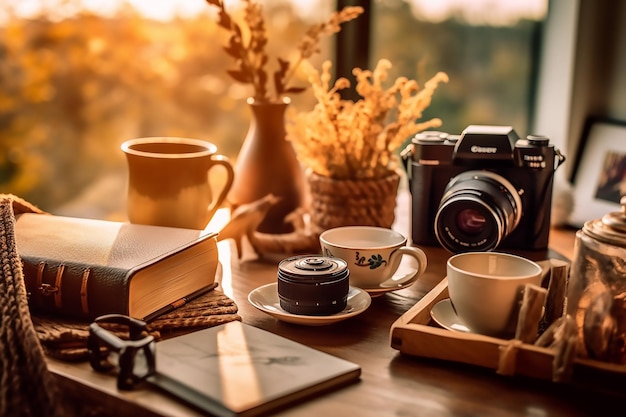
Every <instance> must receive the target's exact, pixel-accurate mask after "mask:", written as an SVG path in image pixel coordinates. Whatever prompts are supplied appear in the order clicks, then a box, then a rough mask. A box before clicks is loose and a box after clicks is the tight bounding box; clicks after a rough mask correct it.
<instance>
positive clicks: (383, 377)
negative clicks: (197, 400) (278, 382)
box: [49, 230, 626, 417]
mask: <svg viewBox="0 0 626 417" xmlns="http://www.w3.org/2000/svg"><path fill="white" fill-rule="evenodd" d="M405 232H406V231H405ZM573 241H574V233H573V231H571V230H554V231H552V233H551V245H552V247H553V248H554V249H556V250H557V251H558V252H560V253H562V254H565V255H566V256H568V257H569V256H571V254H572V250H573ZM219 245H220V259H221V261H222V264H223V274H222V277H221V280H220V281H221V282H220V284H221V288H222V290H223V291H224V292H225V293H226V294H227V295H229V296H230V297H232V298H233V299H234V300H235V301H236V303H237V305H238V307H239V313H240V315H241V316H242V318H243V321H244V322H245V323H247V324H250V325H253V326H257V327H260V328H262V329H266V330H269V331H271V332H274V333H276V334H279V335H282V336H285V337H287V338H289V339H293V340H295V341H298V342H301V343H304V344H306V345H309V346H312V347H314V348H317V349H319V350H322V351H325V352H328V353H330V354H333V355H336V356H338V357H341V358H344V359H347V360H350V361H353V362H355V363H358V364H359V365H360V366H361V367H362V375H361V379H360V381H359V382H357V383H355V384H352V385H349V386H347V387H343V388H340V389H338V390H335V391H333V392H329V393H326V394H323V395H321V396H316V397H314V398H311V399H309V400H306V401H303V402H299V403H297V404H295V405H292V406H290V407H288V408H285V409H283V410H281V411H280V412H279V413H278V414H277V415H281V416H282V415H284V416H316V417H319V416H441V417H448V416H482V417H488V416H498V417H502V416H532V417H543V416H568V417H572V416H592V415H593V416H600V415H609V413H608V412H607V410H621V411H619V412H618V411H616V412H617V415H623V409H622V408H623V407H624V405H625V404H626V398H625V397H621V396H618V395H615V394H611V393H608V392H603V391H599V390H592V391H590V390H588V389H586V388H585V389H582V388H580V387H577V386H571V385H567V384H554V383H551V382H546V381H538V380H531V379H523V378H520V377H507V376H501V375H498V374H496V373H494V372H493V371H492V370H487V369H482V368H478V367H474V366H469V365H460V364H456V363H452V362H445V361H435V360H428V359H425V358H417V357H413V356H408V355H404V354H400V353H399V352H398V351H396V350H395V349H393V348H391V346H390V341H389V331H390V326H391V325H392V323H393V322H394V321H395V320H396V319H397V318H398V317H400V316H401V315H402V314H403V313H405V312H406V311H407V310H408V309H409V308H410V307H411V306H413V305H414V304H415V303H416V301H417V300H419V299H420V298H421V297H422V296H424V294H426V293H427V292H428V291H429V290H430V289H432V288H433V287H434V286H435V285H436V284H437V283H438V282H439V281H440V280H441V279H442V278H443V277H444V275H445V261H446V259H447V257H448V256H449V254H448V253H447V252H445V251H444V250H443V249H441V248H424V249H425V251H426V253H427V256H428V260H429V264H428V268H427V270H426V273H425V274H424V275H423V276H422V277H420V278H419V279H418V281H417V282H416V283H415V284H414V285H412V286H410V287H408V288H405V289H402V290H399V291H395V292H390V293H386V294H384V295H382V296H379V297H375V298H373V300H372V304H371V306H370V307H369V308H368V309H367V310H366V311H365V312H364V313H362V314H360V315H358V316H355V317H352V318H350V319H348V320H345V321H342V322H339V323H336V324H333V325H329V326H322V327H307V326H300V325H295V324H289V323H284V322H281V321H278V320H277V319H275V318H273V317H271V316H269V315H266V314H265V313H263V312H260V311H258V310H257V309H256V308H255V307H253V306H252V305H251V304H250V303H249V302H248V301H247V296H248V293H249V292H250V291H251V290H253V289H254V288H256V287H258V286H260V285H263V284H267V283H270V282H274V281H275V280H276V271H277V261H278V260H279V259H268V260H266V261H260V260H258V259H257V258H256V257H255V256H254V254H252V253H250V252H249V251H248V253H244V257H243V259H241V260H239V259H237V256H235V254H234V253H233V251H234V245H233V243H232V242H228V241H227V242H220V244H219ZM525 255H527V256H528V257H531V258H533V259H535V260H541V259H546V257H547V256H552V255H554V254H553V253H550V254H548V253H546V252H542V253H526V254H525ZM157 349H158V347H157ZM49 365H50V368H51V369H52V371H53V372H54V373H55V374H57V375H58V377H59V380H60V381H61V382H62V383H63V386H64V387H65V389H66V391H67V392H69V393H73V394H74V395H76V396H77V398H81V399H83V400H85V401H88V402H90V403H92V404H94V405H95V406H97V407H99V409H98V411H99V412H101V413H102V414H103V415H116V414H117V415H118V416H121V415H137V416H139V415H163V416H195V415H201V413H199V412H198V411H197V410H195V409H193V408H189V407H187V406H186V405H185V404H183V403H182V402H179V401H177V400H175V399H172V398H169V397H167V396H164V395H162V394H159V393H157V392H156V391H151V390H149V389H144V390H139V391H133V392H119V391H117V389H116V388H115V380H114V378H113V377H111V376H106V375H100V374H97V373H95V372H93V371H92V370H91V368H90V367H89V365H88V364H86V363H81V364H68V363H64V362H59V361H56V360H53V359H50V360H49ZM625 395H626V394H625ZM610 414H612V415H615V414H614V413H610Z"/></svg>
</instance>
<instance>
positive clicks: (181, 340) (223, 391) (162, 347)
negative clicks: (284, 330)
mask: <svg viewBox="0 0 626 417" xmlns="http://www.w3.org/2000/svg"><path fill="white" fill-rule="evenodd" d="M156 364H157V374H156V375H155V376H152V377H150V379H149V381H150V382H151V383H152V384H155V385H157V386H158V387H160V388H162V389H163V390H165V391H167V392H169V393H171V394H174V395H175V396H177V397H179V398H182V399H183V400H185V401H187V402H189V403H191V404H193V405H195V406H197V407H199V408H200V409H202V410H204V411H207V412H209V413H211V414H214V415H217V416H253V415H258V414H263V413H266V412H268V411H270V410H273V409H275V408H277V407H281V406H284V405H286V404H288V403H292V402H294V401H296V400H299V399H303V398H305V397H309V396H311V395H313V394H319V393H321V392H322V391H326V390H329V389H330V388H333V387H338V386H341V385H344V384H347V383H349V382H353V381H356V380H358V379H359V377H360V374H361V368H360V366H359V365H357V364H354V363H351V362H348V361H346V360H343V359H340V358H337V357H335V356H332V355H329V354H327V353H324V352H321V351H319V350H315V349H312V348H310V347H308V346H305V345H303V344H300V343H297V342H294V341H292V340H289V339H286V338H284V337H282V336H278V335H276V334H274V333H270V332H268V331H266V330H262V329H259V328H256V327H253V326H250V325H246V324H244V323H241V322H238V321H236V322H230V323H226V324H223V325H220V326H216V327H211V328H208V329H205V330H200V331H197V332H194V333H189V334H186V335H183V336H179V337H176V338H173V339H169V340H164V341H161V342H158V343H157V346H156Z"/></svg>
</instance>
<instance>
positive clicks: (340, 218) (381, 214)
mask: <svg viewBox="0 0 626 417" xmlns="http://www.w3.org/2000/svg"><path fill="white" fill-rule="evenodd" d="M307 181H308V184H309V190H310V215H311V222H312V223H313V224H314V225H315V226H317V227H318V228H319V229H320V230H326V229H330V228H333V227H340V226H378V227H387V228H390V227H391V225H392V224H393V222H394V220H395V214H394V210H395V207H396V197H397V193H398V185H399V183H400V175H399V174H398V173H396V172H393V173H392V174H391V175H389V176H388V177H385V178H382V179H371V180H370V179H358V180H338V179H333V178H329V177H325V176H322V175H318V174H316V173H314V172H309V173H308V175H307Z"/></svg>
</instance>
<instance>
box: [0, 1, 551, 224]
mask: <svg viewBox="0 0 626 417" xmlns="http://www.w3.org/2000/svg"><path fill="white" fill-rule="evenodd" d="M546 2H547V0H536V1H533V2H531V1H528V2H517V1H507V0H498V1H495V0H493V1H485V2H480V1H472V2H462V1H452V0H450V1H447V2H446V1H443V0H437V1H425V0H384V1H382V0H380V1H375V0H361V1H352V2H350V1H347V0H265V1H264V2H263V3H264V8H265V16H266V18H267V20H266V24H267V28H268V31H269V32H270V34H269V36H270V45H269V48H271V49H270V52H271V54H272V55H273V56H277V55H282V54H284V53H289V52H290V51H293V50H294V48H295V42H296V41H295V39H298V38H299V37H300V36H301V34H302V31H303V28H306V27H308V26H309V25H310V24H311V23H315V22H319V21H321V20H323V19H325V18H326V17H327V16H328V15H329V14H330V12H331V10H332V9H333V8H335V7H337V4H339V5H341V4H344V3H345V4H362V5H365V6H369V7H370V8H369V9H368V15H365V16H362V17H360V18H359V19H361V18H365V17H367V16H369V19H368V20H366V21H364V22H359V27H358V28H357V29H356V31H355V29H352V30H351V31H348V30H346V31H342V32H341V34H340V35H341V36H340V37H338V39H339V41H340V42H343V44H342V45H343V47H342V46H339V47H338V48H336V49H334V45H333V43H332V39H326V40H324V41H323V43H322V45H321V46H322V51H321V53H320V54H319V55H317V56H316V57H315V62H314V64H315V65H319V63H320V62H321V61H322V60H324V59H329V58H336V61H337V62H336V67H337V68H339V70H340V71H344V72H345V71H349V69H351V68H353V67H354V66H361V67H362V66H363V65H362V63H363V62H366V63H367V65H370V66H371V65H373V64H374V63H375V62H376V61H377V60H378V59H379V58H381V57H385V58H388V59H390V60H391V62H392V63H393V65H394V67H393V73H392V74H390V78H392V77H393V78H395V77H396V76H398V75H404V76H407V77H410V78H415V79H417V80H418V81H421V82H423V81H425V80H427V79H428V78H430V76H432V75H434V73H435V72H437V71H445V72H447V73H448V75H449V76H450V78H451V80H450V83H448V84H447V85H442V86H440V88H439V89H438V90H437V92H436V94H435V99H434V101H433V103H432V105H431V106H430V108H429V109H428V114H426V115H424V117H432V116H437V117H441V118H442V120H443V122H444V125H443V126H442V130H446V131H449V132H451V133H459V132H460V131H461V130H462V129H463V128H464V127H465V126H466V125H468V124H480V123H490V124H510V125H512V126H514V127H515V129H516V130H517V131H518V133H519V134H520V135H523V134H526V133H529V132H528V126H529V125H530V116H529V115H530V112H529V105H530V103H532V101H533V91H534V77H535V68H536V65H537V52H538V46H537V45H538V38H539V36H540V34H541V25H542V21H543V19H544V17H545V13H546V8H547V5H546ZM12 3H13V4H8V5H7V4H5V3H3V4H2V5H0V190H2V192H9V193H14V194H17V195H19V196H21V197H23V198H25V199H27V200H29V201H31V202H33V203H35V204H37V205H38V206H40V207H41V208H42V209H44V210H47V211H50V212H53V213H58V214H69V215H80V214H82V215H84V216H88V217H108V218H119V217H123V216H124V213H123V212H122V211H123V210H124V201H125V176H126V165H125V160H124V157H123V154H122V152H121V151H120V149H119V145H120V144H121V143H122V142H123V141H124V140H126V139H130V138H133V137H142V136H187V137H195V138H200V139H205V140H209V141H211V142H214V143H215V144H216V145H217V146H218V148H219V150H220V152H221V153H223V154H225V155H227V156H229V157H230V158H233V159H234V158H236V156H237V152H238V150H239V147H240V145H241V141H242V140H243V138H244V136H245V133H246V130H247V126H248V123H249V113H248V109H247V107H246V105H245V98H246V96H247V95H248V94H249V91H248V90H247V88H246V87H245V86H241V85H239V84H237V83H234V82H233V81H232V80H231V79H229V77H228V76H227V75H226V70H227V69H228V68H229V67H231V65H232V62H230V61H229V60H228V59H227V58H226V56H225V54H224V53H223V50H222V49H221V44H222V43H223V40H224V33H222V32H221V31H220V28H218V27H217V26H216V24H215V19H214V16H213V15H212V14H211V13H210V8H209V7H208V6H207V5H206V4H205V2H204V0H185V1H181V2H178V6H176V7H177V8H173V9H171V10H170V13H169V14H168V13H166V12H167V6H166V5H167V4H169V3H168V2H166V1H165V0H159V1H158V2H154V1H149V0H126V1H123V0H119V1H117V2H115V1H112V0H111V1H105V0H46V1H43V0H41V1H36V0H32V1H29V2H12ZM238 3H239V2H238V1H237V0H232V1H230V2H229V4H230V5H232V7H234V8H236V7H238ZM482 3H484V4H485V6H481V5H482ZM181 4H185V6H181ZM443 4H450V5H452V6H451V8H449V9H445V10H443V11H441V12H440V13H438V14H437V13H435V10H434V9H432V7H431V8H427V7H426V6H435V5H443ZM465 4H471V7H470V8H463V7H464V6H463V5H465ZM523 4H526V5H534V6H533V8H532V9H529V10H526V11H523V12H519V13H517V14H515V13H512V14H510V15H507V16H509V17H508V18H507V19H506V20H497V19H496V17H497V14H496V13H495V12H494V13H487V12H485V9H484V8H485V7H488V8H489V9H488V10H491V11H497V10H503V13H504V10H505V8H504V7H505V5H511V7H512V6H517V5H523ZM120 5H122V6H120ZM35 6H38V8H37V7H35ZM157 6H158V7H159V8H158V9H157ZM183 7H185V8H183ZM480 7H483V8H482V9H481V8H480ZM172 10H173V11H175V12H176V13H177V15H176V14H174V15H173V14H172V13H171V11H172ZM160 13H164V14H160ZM172 16H173V17H172ZM476 16H478V17H485V19H483V20H476ZM487 18H489V19H487ZM346 42H347V43H346ZM335 51H336V52H337V54H335V53H334V52H335ZM347 51H351V52H347ZM364 59H365V61H364ZM342 68H343V69H342ZM303 83H304V81H303ZM293 105H294V106H303V107H306V106H310V105H312V101H311V99H310V98H308V96H307V94H306V93H305V94H302V95H300V96H298V97H294V100H293ZM96 208H97V209H96Z"/></svg>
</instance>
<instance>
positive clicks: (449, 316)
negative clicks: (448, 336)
mask: <svg viewBox="0 0 626 417" xmlns="http://www.w3.org/2000/svg"><path fill="white" fill-rule="evenodd" d="M430 317H432V318H433V320H435V322H436V323H437V324H438V325H440V326H441V327H443V328H444V329H448V330H454V331H457V332H463V333H472V331H471V330H470V329H469V328H468V327H467V326H465V325H464V324H461V321H460V320H459V318H458V317H457V315H456V311H454V307H452V302H451V301H450V299H449V298H446V299H444V300H441V301H439V302H438V303H437V304H435V305H434V306H433V308H431V309H430Z"/></svg>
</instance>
